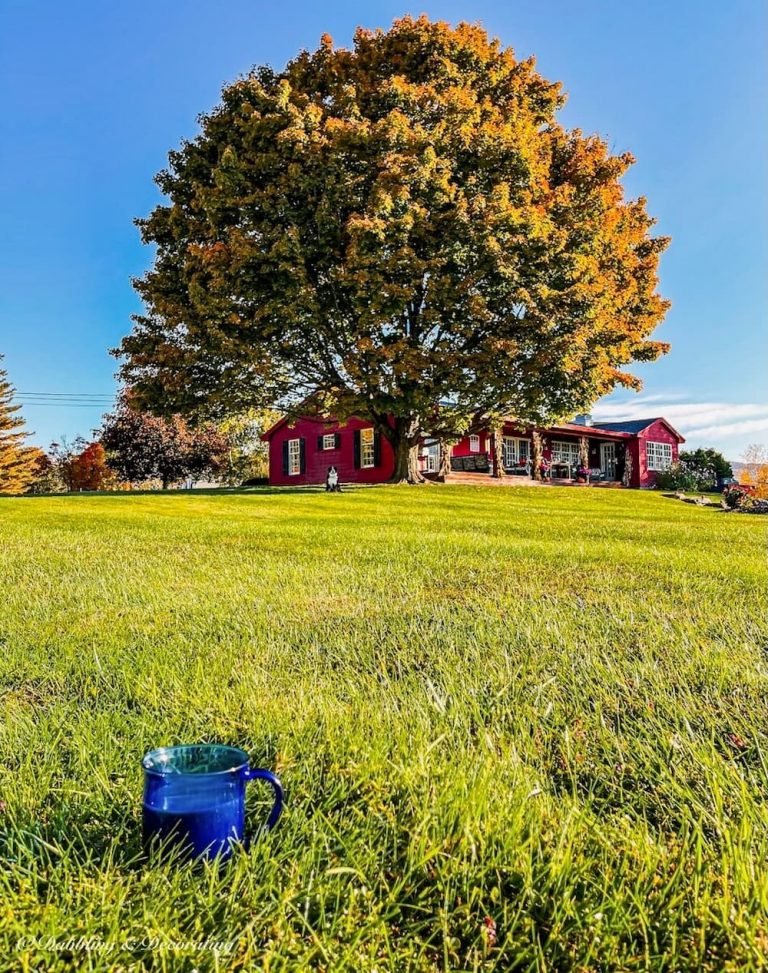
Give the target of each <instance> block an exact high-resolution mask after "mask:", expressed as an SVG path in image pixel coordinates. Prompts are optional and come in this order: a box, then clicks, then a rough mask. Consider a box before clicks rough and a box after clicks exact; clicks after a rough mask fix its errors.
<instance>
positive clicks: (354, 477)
mask: <svg viewBox="0 0 768 973" xmlns="http://www.w3.org/2000/svg"><path fill="white" fill-rule="evenodd" d="M370 426H371V423H370V422H367V421H365V420H363V419H355V418H353V419H349V420H348V421H347V422H345V423H343V424H340V423H338V422H335V421H330V422H323V421H322V420H320V419H311V418H304V419H297V420H296V422H295V424H294V425H289V424H286V425H284V426H281V427H280V428H279V429H277V430H275V432H274V433H272V435H271V437H270V440H269V482H270V485H272V486H306V485H307V484H310V483H325V478H326V475H327V473H328V467H329V466H335V467H336V469H337V470H338V471H339V480H340V482H341V484H342V486H343V484H344V483H382V482H384V481H385V480H388V479H390V477H391V476H392V472H393V470H394V456H393V453H392V447H391V446H390V444H389V442H388V440H387V439H385V438H384V436H382V437H381V441H380V442H381V462H380V464H379V465H378V466H374V467H371V468H370V469H364V470H363V469H355V444H354V433H355V430H356V429H367V428H370ZM332 432H337V433H338V434H339V435H340V437H341V444H340V446H339V448H338V449H333V450H330V449H329V450H321V449H318V446H317V437H318V436H322V435H323V434H324V433H332ZM289 439H303V440H304V443H305V446H304V449H305V453H304V456H305V471H304V473H300V474H298V475H297V476H286V475H285V474H284V473H283V443H284V442H287V440H289Z"/></svg>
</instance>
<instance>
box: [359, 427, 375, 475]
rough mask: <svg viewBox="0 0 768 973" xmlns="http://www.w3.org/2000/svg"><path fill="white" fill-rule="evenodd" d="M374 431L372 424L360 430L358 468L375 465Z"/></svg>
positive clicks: (370, 467)
mask: <svg viewBox="0 0 768 973" xmlns="http://www.w3.org/2000/svg"><path fill="white" fill-rule="evenodd" d="M374 440H375V433H374V431H373V426H368V428H367V429H361V430H360V469H361V470H370V469H373V467H374V466H375V465H376V449H375V443H374Z"/></svg>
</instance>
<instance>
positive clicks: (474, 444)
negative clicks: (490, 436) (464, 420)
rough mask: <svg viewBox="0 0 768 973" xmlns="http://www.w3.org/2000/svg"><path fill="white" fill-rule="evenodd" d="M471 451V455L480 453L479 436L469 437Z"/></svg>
mask: <svg viewBox="0 0 768 973" xmlns="http://www.w3.org/2000/svg"><path fill="white" fill-rule="evenodd" d="M469 451H470V453H479V452H480V437H479V436H477V435H474V434H473V435H472V436H470V437H469Z"/></svg>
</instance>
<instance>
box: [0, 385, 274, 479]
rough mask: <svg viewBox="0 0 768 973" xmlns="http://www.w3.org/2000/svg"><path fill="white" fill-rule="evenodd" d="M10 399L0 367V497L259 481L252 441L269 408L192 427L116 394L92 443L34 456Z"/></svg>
mask: <svg viewBox="0 0 768 973" xmlns="http://www.w3.org/2000/svg"><path fill="white" fill-rule="evenodd" d="M14 396H15V390H14V388H13V386H12V385H11V383H10V382H9V381H8V378H7V375H6V373H5V371H3V370H2V369H0V494H23V493H65V492H70V493H77V492H81V491H99V490H129V489H134V488H162V489H168V488H169V487H171V486H175V485H181V484H189V483H191V482H196V481H200V480H210V481H211V482H215V483H221V484H227V485H233V486H234V485H240V484H242V483H244V482H259V481H263V482H266V478H267V474H268V463H269V457H268V447H267V444H266V443H264V442H262V441H261V438H260V437H261V433H262V432H264V430H265V429H266V428H268V427H269V426H270V425H272V423H273V422H274V421H275V419H276V418H277V414H276V413H274V412H272V411H271V410H264V409H262V410H255V409H253V410H249V411H246V412H245V413H243V414H240V415H237V416H230V417H229V418H226V419H224V420H221V421H219V422H218V423H215V424H214V423H207V424H203V425H193V424H192V423H190V422H189V421H188V420H186V419H183V418H182V417H181V416H178V415H172V416H169V417H168V418H160V417H158V416H154V415H150V414H149V413H147V412H142V411H139V410H137V409H136V408H134V406H133V403H132V402H131V400H130V396H124V397H123V398H122V399H121V401H120V402H119V404H118V407H117V408H116V409H115V411H114V412H111V413H109V414H108V415H105V416H104V418H103V421H102V424H101V427H100V428H99V429H98V430H96V431H95V432H94V436H93V439H91V440H87V439H84V438H82V437H78V438H76V439H74V440H72V441H71V442H68V441H66V440H62V441H61V442H54V443H51V445H50V447H49V448H48V450H42V449H39V448H38V447H35V446H29V445H27V444H26V443H27V439H28V438H29V436H30V433H29V432H28V431H26V429H25V425H24V420H23V418H22V417H21V412H20V410H21V407H20V405H18V404H17V403H16V402H15V401H14Z"/></svg>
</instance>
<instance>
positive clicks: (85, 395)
mask: <svg viewBox="0 0 768 973" xmlns="http://www.w3.org/2000/svg"><path fill="white" fill-rule="evenodd" d="M16 395H18V396H19V397H20V398H44V399H106V400H108V401H110V402H111V401H112V400H113V399H114V397H115V396H114V395H107V394H106V393H101V392H17V393H16Z"/></svg>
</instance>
